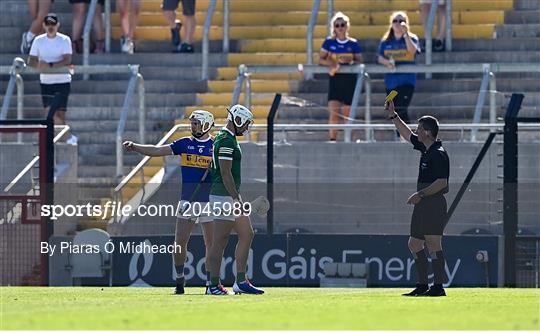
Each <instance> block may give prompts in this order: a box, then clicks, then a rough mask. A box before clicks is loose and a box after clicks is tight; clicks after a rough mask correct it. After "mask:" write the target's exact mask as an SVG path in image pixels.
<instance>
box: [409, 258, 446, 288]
mask: <svg viewBox="0 0 540 333" xmlns="http://www.w3.org/2000/svg"><path fill="white" fill-rule="evenodd" d="M412 255H413V257H414V265H415V266H416V272H417V273H418V284H421V285H426V286H427V284H428V271H427V267H428V260H427V255H426V251H424V250H423V249H422V250H420V251H418V252H416V253H415V252H412ZM443 265H444V264H443Z"/></svg>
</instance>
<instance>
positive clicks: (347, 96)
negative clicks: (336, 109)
mask: <svg viewBox="0 0 540 333" xmlns="http://www.w3.org/2000/svg"><path fill="white" fill-rule="evenodd" d="M356 76H357V75H356V74H348V73H336V74H335V75H334V76H330V80H329V83H328V101H339V102H341V103H343V104H345V105H351V103H352V99H353V95H354V87H355V86H356Z"/></svg>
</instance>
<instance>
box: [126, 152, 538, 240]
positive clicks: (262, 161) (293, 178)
mask: <svg viewBox="0 0 540 333" xmlns="http://www.w3.org/2000/svg"><path fill="white" fill-rule="evenodd" d="M444 146H445V148H446V149H447V151H448V153H449V156H450V163H451V168H450V192H449V193H448V194H447V195H446V198H447V202H448V206H450V204H451V203H452V201H453V199H454V197H455V195H456V193H457V191H458V189H459V187H460V186H461V183H462V182H463V180H464V179H465V177H466V175H467V173H468V172H469V170H470V168H471V166H472V164H473V162H474V160H475V158H476V157H477V155H478V153H479V152H480V149H481V146H482V144H478V143H459V142H450V143H444ZM519 149H520V156H519V163H520V164H519V165H520V167H519V177H520V184H519V189H520V192H519V200H520V201H519V218H520V227H521V228H523V229H527V230H529V231H533V232H535V233H537V234H540V226H539V223H538V215H540V208H539V206H538V202H540V144H534V143H524V144H520V146H519ZM242 150H243V152H244V158H243V161H242V164H243V170H242V178H243V180H242V183H243V184H242V190H241V191H242V193H243V197H244V198H247V199H253V198H255V197H256V196H258V195H265V194H266V145H265V144H262V145H259V144H253V143H244V144H242ZM501 150H502V145H501V144H500V143H498V142H494V143H493V144H492V146H491V148H490V150H489V152H488V154H487V155H486V156H485V158H484V160H483V162H482V163H481V165H480V168H479V169H478V171H477V173H476V175H475V177H474V179H473V181H472V183H471V184H470V186H469V189H468V190H467V192H466V193H465V195H464V196H463V198H462V200H461V203H460V205H459V206H458V208H457V210H456V211H455V213H454V216H453V217H452V219H451V221H450V223H449V224H448V226H447V229H446V232H447V233H449V234H461V233H464V232H467V231H471V230H476V229H478V231H479V232H489V233H494V234H500V233H501V232H502V213H501V210H502V202H500V201H499V199H500V198H502V191H501V190H500V188H501V187H502V179H501V178H499V177H498V176H499V175H502V172H503V170H502V167H499V165H502V157H501V156H498V153H499V152H500V151H501ZM274 151H275V156H274V176H275V189H274V193H275V198H274V211H275V215H274V216H275V223H276V230H277V231H278V232H285V231H294V230H296V229H300V230H304V231H308V232H325V233H384V234H403V233H408V232H409V222H410V216H411V213H412V206H409V205H406V204H405V202H406V200H407V197H408V196H409V195H410V194H412V193H413V192H414V191H415V190H416V178H417V175H418V163H419V158H420V153H419V152H417V151H413V150H412V147H411V146H410V145H409V144H406V143H397V142H376V143H369V144H367V143H350V144H347V143H322V142H316V143H311V142H310V143H294V144H292V145H281V144H280V145H276V146H275V150H274ZM168 160H169V162H170V164H169V166H170V169H169V172H168V176H167V177H166V184H164V185H163V187H162V189H160V190H159V191H158V193H157V194H156V195H155V196H154V197H152V198H151V199H150V201H149V203H158V204H159V203H170V204H175V200H177V199H178V197H179V194H178V193H179V189H180V186H181V184H180V176H179V169H178V167H177V165H178V161H177V158H175V157H169V158H168ZM253 221H254V224H255V227H256V228H258V229H260V230H262V231H264V230H265V228H266V220H265V219H261V218H259V217H254V218H253ZM128 225H130V226H128ZM125 227H126V228H124V230H123V232H124V234H160V233H172V231H173V230H174V218H173V217H171V218H163V217H162V218H153V219H143V218H138V219H130V220H129V222H128V223H127V224H126V226H125Z"/></svg>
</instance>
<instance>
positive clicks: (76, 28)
mask: <svg viewBox="0 0 540 333" xmlns="http://www.w3.org/2000/svg"><path fill="white" fill-rule="evenodd" d="M69 3H70V4H72V5H73V28H72V31H71V40H72V43H73V51H75V52H77V53H82V51H83V41H82V34H83V32H84V23H85V22H86V12H87V11H88V5H89V4H90V0H69ZM104 3H105V0H98V5H97V7H96V11H95V13H94V20H93V21H92V27H93V33H94V41H95V43H93V44H94V45H93V46H91V47H90V50H91V51H93V52H94V53H103V52H104V51H105V29H104V25H103V17H102V13H103V5H104ZM91 45H92V43H91Z"/></svg>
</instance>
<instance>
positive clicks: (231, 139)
mask: <svg viewBox="0 0 540 333" xmlns="http://www.w3.org/2000/svg"><path fill="white" fill-rule="evenodd" d="M219 160H229V161H232V168H231V173H232V176H233V179H234V184H235V185H236V190H237V191H240V184H241V182H242V178H241V176H240V169H241V163H242V150H241V149H240V145H239V144H238V141H236V136H235V135H233V133H232V132H231V131H229V130H228V129H227V128H225V127H224V128H222V129H221V131H220V132H219V134H218V135H217V136H216V137H215V139H214V152H213V154H212V191H211V192H210V194H212V195H221V196H230V194H229V192H228V191H227V189H226V188H225V185H224V184H223V178H222V177H221V169H220V167H219Z"/></svg>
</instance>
